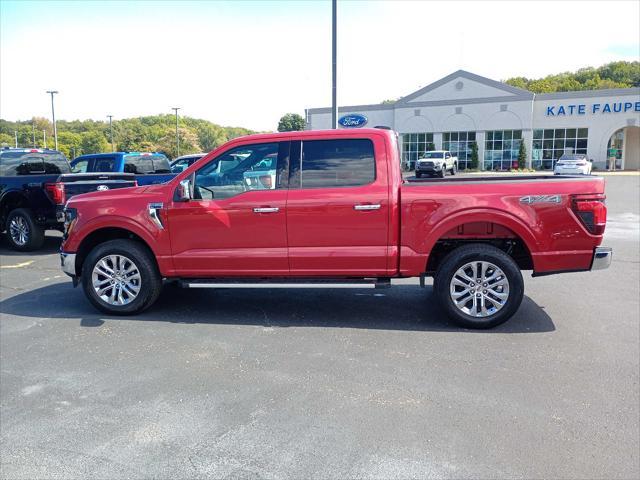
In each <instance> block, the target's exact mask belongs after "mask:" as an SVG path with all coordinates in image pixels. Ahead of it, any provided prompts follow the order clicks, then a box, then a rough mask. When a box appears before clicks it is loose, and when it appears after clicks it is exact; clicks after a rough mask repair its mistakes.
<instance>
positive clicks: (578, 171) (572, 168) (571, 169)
mask: <svg viewBox="0 0 640 480" xmlns="http://www.w3.org/2000/svg"><path fill="white" fill-rule="evenodd" d="M592 166H593V162H592V161H591V160H590V159H588V158H587V156H586V155H585V154H583V153H573V154H568V153H566V154H564V155H562V156H561V157H560V158H559V159H558V161H557V162H556V164H555V166H554V167H553V174H554V175H566V174H569V175H591V168H592Z"/></svg>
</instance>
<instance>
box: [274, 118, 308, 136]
mask: <svg viewBox="0 0 640 480" xmlns="http://www.w3.org/2000/svg"><path fill="white" fill-rule="evenodd" d="M305 126H306V122H305V121H304V118H302V116H301V115H298V114H297V113H285V114H284V115H283V116H282V118H280V121H279V122H278V131H279V132H295V131H298V130H304V128H305Z"/></svg>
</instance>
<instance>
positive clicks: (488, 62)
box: [0, 0, 640, 131]
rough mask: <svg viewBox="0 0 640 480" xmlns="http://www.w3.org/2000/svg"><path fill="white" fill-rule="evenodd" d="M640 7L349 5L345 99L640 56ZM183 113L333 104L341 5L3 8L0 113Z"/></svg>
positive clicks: (250, 114)
mask: <svg viewBox="0 0 640 480" xmlns="http://www.w3.org/2000/svg"><path fill="white" fill-rule="evenodd" d="M639 18H640V1H638V0H630V1H607V0H604V1H566V2H564V1H535V2H527V1H495V2H489V1H486V2H485V1H455V0H454V1H451V0H450V1H444V2H440V1H419V0H412V1H401V0H390V1H364V0H352V1H347V0H338V47H337V48H338V103H339V104H341V105H359V104H369V103H379V102H381V101H382V100H385V99H395V98H398V97H402V96H405V95H408V94H410V93H412V92H414V91H415V90H418V89H419V88H421V87H424V86H426V85H428V84H430V83H432V82H434V81H436V80H438V79H440V78H442V77H444V76H445V75H448V74H450V73H452V72H454V71H456V70H459V69H463V70H467V71H470V72H473V73H476V74H478V75H482V76H486V77H489V78H492V79H495V80H502V79H506V78H510V77H514V76H526V77H530V78H531V77H533V78H538V77H542V76H545V75H548V74H553V73H559V72H563V71H573V70H576V69H578V68H582V67H586V66H599V65H602V64H604V63H607V62H611V61H615V60H628V61H632V60H640V41H639V39H640V22H639V21H638V19H639ZM47 90H58V91H59V92H60V93H59V94H58V95H56V99H55V102H56V104H55V105H56V117H57V118H58V119H65V120H73V119H89V118H91V119H95V120H106V116H107V115H113V116H114V119H118V118H130V117H135V116H141V115H156V114H159V113H172V110H171V108H172V107H180V108H181V110H180V114H181V115H187V116H190V117H195V118H202V119H206V120H210V121H212V122H215V123H218V124H220V125H226V126H240V127H246V128H251V129H253V130H260V131H271V130H275V129H276V127H277V124H278V119H279V118H280V117H281V116H282V115H283V114H284V113H287V112H296V113H300V114H301V115H303V114H304V109H305V108H312V107H327V106H331V2H330V1H329V0H315V1H314V0H298V1H277V2H276V1H267V0H263V1H239V0H236V1H193V2H187V1H183V2H171V1H151V0H149V1H138V2H125V1H108V2H101V1H76V2H56V1H53V0H47V1H43V2H40V1H28V0H22V1H13V0H0V117H1V118H4V119H7V120H27V119H30V118H31V117H33V116H42V117H50V115H51V104H50V97H49V95H47V94H46V91H47Z"/></svg>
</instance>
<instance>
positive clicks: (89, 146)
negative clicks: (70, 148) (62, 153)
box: [58, 130, 111, 153]
mask: <svg viewBox="0 0 640 480" xmlns="http://www.w3.org/2000/svg"><path fill="white" fill-rule="evenodd" d="M81 137H82V140H81V142H80V143H81V148H82V153H104V152H110V151H111V147H110V146H109V142H107V139H106V138H105V136H104V135H103V134H102V132H98V131H96V130H93V131H90V132H86V133H83V134H82V135H81ZM58 138H59V137H58Z"/></svg>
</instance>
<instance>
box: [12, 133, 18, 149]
mask: <svg viewBox="0 0 640 480" xmlns="http://www.w3.org/2000/svg"><path fill="white" fill-rule="evenodd" d="M13 136H14V137H15V138H16V148H18V131H17V130H14V131H13Z"/></svg>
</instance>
